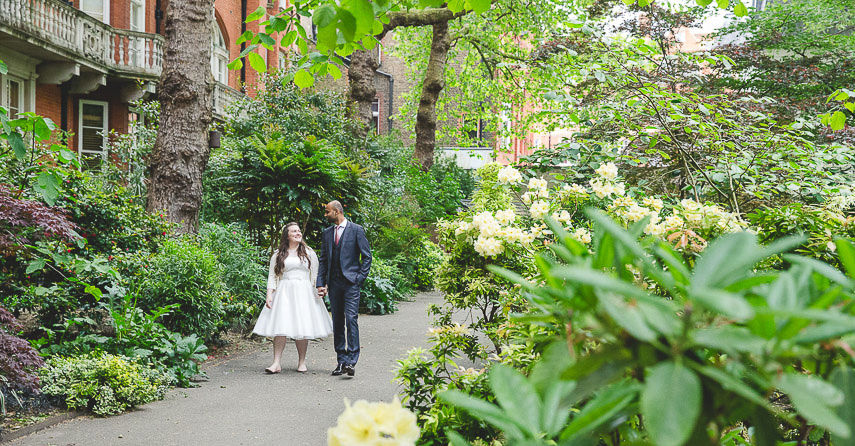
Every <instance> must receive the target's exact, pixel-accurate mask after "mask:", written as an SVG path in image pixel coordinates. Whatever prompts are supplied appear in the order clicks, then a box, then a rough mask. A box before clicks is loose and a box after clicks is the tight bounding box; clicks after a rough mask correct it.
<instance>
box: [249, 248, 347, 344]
mask: <svg viewBox="0 0 855 446" xmlns="http://www.w3.org/2000/svg"><path fill="white" fill-rule="evenodd" d="M308 257H309V262H308V263H307V262H306V261H305V260H303V259H301V258H299V257H298V256H297V255H296V254H294V253H292V254H290V255H289V256H288V257H286V258H285V264H284V268H283V270H282V274H281V275H280V276H276V273H275V271H274V267H275V265H276V253H274V254H273V257H272V258H271V259H270V274H269V275H268V277H267V288H268V289H275V290H276V291H274V293H273V305H272V307H273V308H267V305H265V306H264V308H263V309H262V310H261V315H259V316H258V321H257V322H256V323H255V328H253V330H252V332H253V333H255V334H257V335H260V336H268V337H272V336H287V337H289V338H291V339H318V338H323V337H326V336H329V335H330V334H332V331H333V329H332V319H330V315H329V313H328V312H327V309H326V307H325V306H324V303H323V301H322V300H321V299H320V298H318V292H317V288H316V287H315V283H316V280H317V278H318V256H317V255H316V254H315V252H314V251H313V250H311V249H309V251H308ZM310 264H311V267H310Z"/></svg>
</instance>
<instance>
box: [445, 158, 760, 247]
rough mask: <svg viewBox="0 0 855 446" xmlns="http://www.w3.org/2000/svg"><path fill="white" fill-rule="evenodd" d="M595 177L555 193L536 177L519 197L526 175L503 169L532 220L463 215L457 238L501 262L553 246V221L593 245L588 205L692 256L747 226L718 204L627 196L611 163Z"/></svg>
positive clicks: (501, 213)
mask: <svg viewBox="0 0 855 446" xmlns="http://www.w3.org/2000/svg"><path fill="white" fill-rule="evenodd" d="M595 172H596V174H597V176H596V177H595V178H592V179H591V180H590V181H589V182H588V186H589V187H590V190H589V189H588V188H586V187H585V186H582V185H580V184H576V183H571V184H559V185H555V186H553V187H552V188H550V185H549V182H548V181H547V180H545V179H543V178H538V177H532V178H530V179H529V181H528V184H527V187H526V189H527V190H526V191H525V192H522V193H520V192H521V189H522V187H521V186H520V185H521V184H522V183H523V176H522V174H521V173H520V172H519V171H517V170H516V169H515V168H513V167H510V166H508V167H504V168H502V169H501V170H499V172H498V174H497V176H496V179H497V184H498V185H502V186H504V187H505V188H506V189H507V190H508V191H509V192H513V193H515V194H517V197H518V198H519V201H520V202H521V203H523V204H524V205H525V206H527V207H528V209H527V210H528V212H527V215H519V216H518V215H517V214H516V212H515V209H514V207H512V206H510V205H509V206H507V207H506V208H504V209H500V210H497V211H495V212H491V211H482V212H479V213H476V214H474V215H471V216H464V217H463V218H461V219H460V220H458V221H457V222H454V223H449V224H447V225H450V227H453V228H454V233H455V235H456V236H457V237H460V238H461V239H463V240H465V241H466V242H467V243H470V244H472V246H473V248H474V249H475V251H476V252H477V253H478V254H480V255H481V256H483V257H489V258H491V259H496V258H498V257H499V256H500V255H501V254H502V253H504V252H505V251H506V250H512V251H514V252H526V251H527V252H529V254H530V255H531V254H533V253H534V252H536V251H538V250H539V249H540V248H542V247H543V246H544V245H547V244H550V243H552V242H554V237H552V231H550V230H547V229H546V225H545V224H544V220H545V219H546V217H548V216H551V217H552V218H553V219H554V220H556V221H558V222H560V223H562V224H563V225H564V226H565V229H567V230H568V232H570V236H571V237H572V238H574V239H575V240H577V241H579V242H581V243H583V244H586V245H587V244H590V243H591V241H592V236H591V233H590V231H589V229H588V228H589V226H590V222H589V221H588V220H587V219H586V218H585V217H584V216H583V215H581V213H580V212H579V210H580V209H581V208H582V207H585V206H596V207H599V208H601V209H604V210H606V211H608V213H609V214H610V215H611V216H613V217H614V218H616V219H617V220H618V221H619V222H621V223H622V224H623V225H624V227H629V226H632V225H633V224H636V223H638V222H640V221H642V220H644V221H646V224H645V225H644V228H643V232H644V234H647V235H650V236H654V237H657V238H660V239H665V240H668V241H669V242H671V243H672V245H673V246H674V247H676V248H678V249H679V250H681V251H683V252H688V253H697V252H700V251H701V250H703V249H704V247H705V246H706V241H707V240H708V239H710V238H712V237H715V236H718V235H721V234H723V233H729V232H736V231H741V230H744V229H745V228H746V227H747V224H746V223H745V222H744V221H743V220H742V219H741V218H740V217H739V215H737V214H735V213H731V212H728V211H726V210H724V209H723V208H721V206H719V205H717V204H702V203H699V202H696V201H694V200H691V199H684V200H681V201H679V202H678V203H670V202H669V201H666V200H663V199H662V198H659V197H643V196H640V194H635V195H638V196H633V194H628V191H627V188H626V185H625V184H624V183H623V182H621V181H620V179H619V176H618V169H617V166H616V165H615V164H614V163H612V162H609V163H605V164H602V165H600V166H599V167H598V168H597V169H596V170H595ZM645 219H646V220H645Z"/></svg>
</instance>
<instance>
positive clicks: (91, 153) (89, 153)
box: [78, 100, 109, 168]
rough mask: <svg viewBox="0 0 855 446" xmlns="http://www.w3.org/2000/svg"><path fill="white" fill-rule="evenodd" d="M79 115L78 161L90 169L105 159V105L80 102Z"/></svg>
mask: <svg viewBox="0 0 855 446" xmlns="http://www.w3.org/2000/svg"><path fill="white" fill-rule="evenodd" d="M79 115H80V126H79V127H80V128H79V133H78V135H80V136H78V144H79V151H80V159H81V161H82V162H83V163H84V164H85V165H86V166H88V167H90V168H93V167H97V166H99V165H100V164H101V162H103V161H104V160H106V159H107V132H108V130H109V129H108V126H107V103H106V102H100V101H86V100H81V101H80V108H79Z"/></svg>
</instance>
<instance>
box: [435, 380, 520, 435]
mask: <svg viewBox="0 0 855 446" xmlns="http://www.w3.org/2000/svg"><path fill="white" fill-rule="evenodd" d="M437 398H439V399H440V400H444V401H446V402H448V403H449V404H452V405H454V406H457V407H460V408H461V409H463V410H465V411H467V412H469V413H470V414H472V415H474V416H475V417H478V418H480V419H482V420H484V421H486V422H488V423H490V424H492V425H493V426H496V427H497V428H499V429H501V430H502V431H504V432H505V435H507V436H508V437H510V438H512V439H514V438H525V437H524V436H523V433H522V430H521V429H520V426H519V425H518V424H517V423H516V422H515V421H514V420H513V419H512V418H511V417H509V416H508V414H506V413H505V412H503V411H502V410H501V409H499V407H498V406H496V405H493V404H490V403H488V402H486V401H484V400H481V399H479V398H475V397H473V396H470V395H467V394H465V393H463V392H460V391H458V390H447V391H445V392H442V393H440V394H439V395H437Z"/></svg>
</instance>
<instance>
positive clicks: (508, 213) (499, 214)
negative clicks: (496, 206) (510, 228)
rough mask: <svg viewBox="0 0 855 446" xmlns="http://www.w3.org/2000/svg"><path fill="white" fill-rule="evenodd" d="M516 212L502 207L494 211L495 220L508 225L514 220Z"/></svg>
mask: <svg viewBox="0 0 855 446" xmlns="http://www.w3.org/2000/svg"><path fill="white" fill-rule="evenodd" d="M516 218H517V214H516V213H515V212H514V210H513V209H504V210H501V211H496V220H499V223H501V224H503V225H509V224H511V223H513V221H514V220H516Z"/></svg>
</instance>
